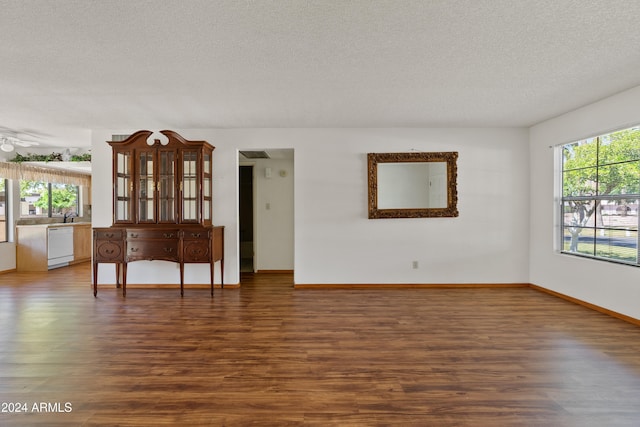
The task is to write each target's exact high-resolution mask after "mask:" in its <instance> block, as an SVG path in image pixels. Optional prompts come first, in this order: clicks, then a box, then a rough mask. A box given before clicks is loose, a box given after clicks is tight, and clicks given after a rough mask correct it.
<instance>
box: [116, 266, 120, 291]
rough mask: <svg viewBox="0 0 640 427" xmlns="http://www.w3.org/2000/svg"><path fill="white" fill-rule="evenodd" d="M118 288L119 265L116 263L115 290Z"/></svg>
mask: <svg viewBox="0 0 640 427" xmlns="http://www.w3.org/2000/svg"><path fill="white" fill-rule="evenodd" d="M119 287H120V264H118V263H116V288H119Z"/></svg>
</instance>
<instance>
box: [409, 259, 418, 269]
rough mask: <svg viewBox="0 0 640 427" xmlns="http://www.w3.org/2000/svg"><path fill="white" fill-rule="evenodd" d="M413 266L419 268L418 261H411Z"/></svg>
mask: <svg viewBox="0 0 640 427" xmlns="http://www.w3.org/2000/svg"><path fill="white" fill-rule="evenodd" d="M411 267H412V268H413V269H414V270H416V269H417V268H418V261H413V262H412V263H411Z"/></svg>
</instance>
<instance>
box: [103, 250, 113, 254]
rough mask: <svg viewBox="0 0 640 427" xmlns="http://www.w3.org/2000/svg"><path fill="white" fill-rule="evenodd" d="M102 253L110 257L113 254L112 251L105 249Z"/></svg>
mask: <svg viewBox="0 0 640 427" xmlns="http://www.w3.org/2000/svg"><path fill="white" fill-rule="evenodd" d="M104 251H105V252H106V253H107V255H111V254H112V253H113V249H105V250H104Z"/></svg>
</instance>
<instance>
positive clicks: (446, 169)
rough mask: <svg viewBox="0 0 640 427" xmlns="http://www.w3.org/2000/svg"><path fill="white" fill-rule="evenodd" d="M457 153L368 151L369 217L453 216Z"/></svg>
mask: <svg viewBox="0 0 640 427" xmlns="http://www.w3.org/2000/svg"><path fill="white" fill-rule="evenodd" d="M457 157H458V153H457V152H436V153H369V154H368V169H369V218H424V217H455V216H458V210H457V184H456V175H457V165H456V160H457Z"/></svg>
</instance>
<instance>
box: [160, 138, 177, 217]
mask: <svg viewBox="0 0 640 427" xmlns="http://www.w3.org/2000/svg"><path fill="white" fill-rule="evenodd" d="M175 171H176V153H175V152H174V151H164V150H163V151H160V152H159V160H158V222H172V223H173V222H176V188H175V180H176V175H175Z"/></svg>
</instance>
